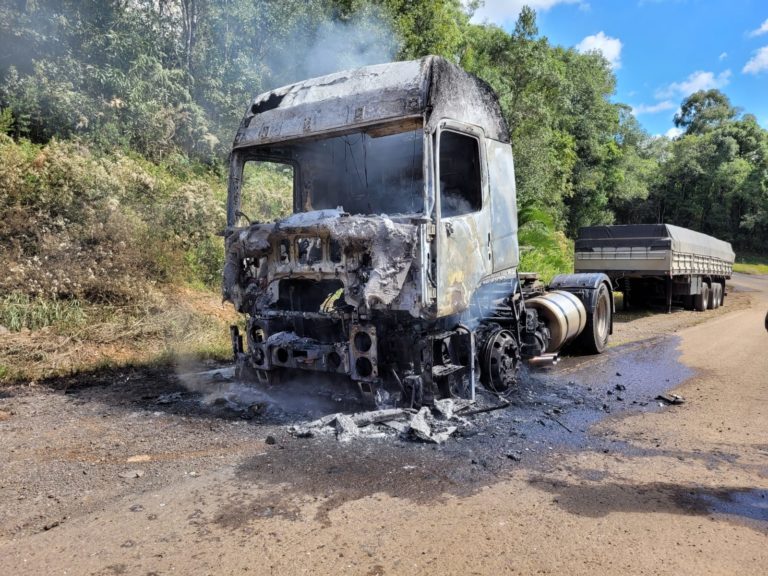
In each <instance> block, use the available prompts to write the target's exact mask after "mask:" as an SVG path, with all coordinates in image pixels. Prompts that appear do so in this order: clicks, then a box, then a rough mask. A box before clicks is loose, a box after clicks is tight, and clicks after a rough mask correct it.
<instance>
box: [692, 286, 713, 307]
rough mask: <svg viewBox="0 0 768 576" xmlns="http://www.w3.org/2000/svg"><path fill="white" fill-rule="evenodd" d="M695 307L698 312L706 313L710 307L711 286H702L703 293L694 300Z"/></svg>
mask: <svg viewBox="0 0 768 576" xmlns="http://www.w3.org/2000/svg"><path fill="white" fill-rule="evenodd" d="M693 306H694V308H696V310H697V311H698V312H704V311H705V310H706V309H707V307H708V306H709V284H702V285H701V292H699V293H698V294H696V296H694V298H693Z"/></svg>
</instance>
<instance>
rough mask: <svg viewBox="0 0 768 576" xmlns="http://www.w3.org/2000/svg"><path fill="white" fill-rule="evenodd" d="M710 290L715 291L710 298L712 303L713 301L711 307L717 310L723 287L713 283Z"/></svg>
mask: <svg viewBox="0 0 768 576" xmlns="http://www.w3.org/2000/svg"><path fill="white" fill-rule="evenodd" d="M712 290H713V291H714V293H715V296H714V298H712V303H713V306H712V308H714V309H715V310H717V309H718V308H720V300H722V294H723V287H722V286H721V285H720V284H713V285H712Z"/></svg>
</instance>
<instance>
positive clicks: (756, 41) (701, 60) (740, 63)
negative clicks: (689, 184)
mask: <svg viewBox="0 0 768 576" xmlns="http://www.w3.org/2000/svg"><path fill="white" fill-rule="evenodd" d="M524 4H527V5H529V6H530V7H531V8H533V9H535V10H536V13H537V16H538V18H537V22H538V26H539V33H540V34H541V35H543V36H546V37H547V38H549V41H550V42H551V43H552V44H557V45H561V46H566V47H575V48H576V49H577V50H582V51H583V50H590V49H597V50H600V51H601V52H602V53H603V55H604V56H605V57H606V58H607V59H608V60H609V61H610V62H611V63H612V65H613V67H614V71H615V72H616V77H617V90H616V96H615V100H616V101H618V102H623V103H626V104H629V105H631V106H633V108H634V110H635V115H636V116H637V119H638V120H639V121H640V122H641V124H642V125H643V126H644V127H645V129H646V130H648V132H650V133H651V134H654V135H655V134H667V135H670V136H672V135H674V134H675V132H674V128H673V126H674V124H673V122H672V117H673V116H674V114H675V112H676V111H677V109H678V107H679V106H680V103H681V102H682V100H683V99H684V98H685V97H686V96H688V95H689V94H691V93H693V92H695V91H696V90H698V89H708V88H719V89H720V90H722V91H723V92H724V93H725V94H727V95H728V97H729V98H730V99H731V102H732V103H733V104H734V105H735V106H738V107H741V108H742V109H743V110H744V112H748V113H751V114H754V115H755V116H757V119H758V121H759V122H760V124H761V125H762V126H763V127H765V128H768V0H729V1H721V0H720V1H715V0H709V1H707V0H614V1H609V0H528V1H527V2H526V1H517V0H486V1H485V6H484V7H482V8H481V9H480V10H479V11H478V13H476V15H475V19H476V20H488V21H490V22H493V23H495V24H498V25H500V26H502V27H504V28H505V29H507V30H510V31H511V30H512V29H513V27H514V22H515V19H516V17H517V14H518V12H519V10H520V7H521V6H522V5H524Z"/></svg>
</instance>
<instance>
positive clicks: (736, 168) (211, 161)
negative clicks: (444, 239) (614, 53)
mask: <svg viewBox="0 0 768 576" xmlns="http://www.w3.org/2000/svg"><path fill="white" fill-rule="evenodd" d="M476 4H477V3H476V2H475V3H472V2H470V3H467V2H462V1H461V0H301V1H299V0H279V1H270V0H112V1H107V2H104V1H101V0H35V1H27V0H9V1H7V2H3V3H2V4H1V5H0V133H5V134H8V135H10V136H11V137H12V138H13V139H14V141H15V142H16V143H23V142H27V143H28V144H29V145H32V146H40V147H45V146H48V145H50V144H51V143H52V142H56V141H59V142H60V141H68V140H72V141H76V142H78V146H80V147H79V148H67V147H62V146H60V145H56V146H57V147H56V148H55V152H56V154H55V155H54V156H56V157H57V158H59V157H60V156H61V155H62V154H65V153H67V151H68V150H72V151H75V150H76V151H77V155H78V156H77V157H78V158H81V157H82V156H83V153H82V147H87V148H88V149H89V150H90V151H91V152H90V153H92V154H93V155H95V156H98V157H99V158H102V157H106V158H111V160H110V159H108V160H103V161H102V160H99V162H100V163H101V164H104V163H105V162H106V163H110V162H114V163H117V164H121V163H122V164H125V160H121V159H120V158H122V156H130V157H131V158H138V157H140V158H141V160H138V159H137V160H133V161H134V162H137V163H139V164H141V166H143V170H144V171H147V170H149V169H148V168H147V165H146V164H144V162H150V163H155V164H156V165H159V166H166V167H167V166H168V165H170V166H172V169H171V170H170V171H171V172H172V173H173V172H174V171H176V172H175V173H176V174H178V171H179V170H183V168H180V167H182V166H187V167H188V169H189V173H188V174H184V175H183V176H181V179H182V180H183V181H184V182H187V180H189V178H190V177H192V176H194V174H195V173H197V174H198V175H199V176H200V178H202V180H201V182H202V181H207V182H210V181H211V180H216V179H217V178H218V179H219V181H221V179H222V177H223V174H224V173H225V170H224V169H223V167H224V165H225V162H226V158H227V154H228V147H229V144H230V142H231V139H232V137H233V135H234V133H235V130H236V128H237V125H238V123H239V121H240V119H241V116H242V114H243V112H244V110H245V108H246V106H247V105H248V102H249V101H250V100H251V99H252V98H253V97H254V95H256V94H258V93H260V92H263V91H265V90H268V89H271V88H274V87H277V86H280V85H283V84H286V83H289V82H292V81H296V80H299V79H301V78H305V77H308V76H313V75H318V74H323V73H328V72H331V71H334V70H339V69H344V68H349V67H354V66H358V65H365V64H370V63H376V62H383V61H388V60H395V59H412V58H418V57H421V56H424V55H427V54H438V55H442V56H444V57H446V58H448V59H450V60H451V61H453V62H456V63H457V64H459V65H461V66H462V67H464V68H465V69H467V70H468V71H470V72H473V73H475V74H477V75H478V76H480V77H481V78H483V79H485V80H486V81H487V82H489V83H490V84H491V86H492V87H493V88H494V89H495V90H496V92H497V94H498V96H499V99H500V102H501V106H502V110H503V113H504V115H505V117H506V119H507V122H508V125H509V126H510V131H511V139H512V145H513V150H514V153H515V163H516V172H517V179H518V182H517V189H518V194H519V209H520V215H521V224H522V228H521V237H522V238H521V240H522V242H521V243H522V244H526V237H527V238H528V239H529V241H530V243H533V244H534V245H537V246H539V247H540V251H541V253H542V254H544V257H545V258H546V255H547V253H548V252H547V251H548V250H549V251H551V256H552V258H555V259H557V258H560V259H561V260H562V253H563V251H564V250H567V242H566V240H565V238H566V237H573V236H574V234H575V233H576V231H577V230H578V228H579V227H580V226H584V225H589V224H599V223H637V222H668V223H673V224H678V225H681V226H685V227H690V228H694V229H696V230H699V231H702V232H704V233H708V234H712V235H714V236H717V237H719V238H722V239H724V240H728V241H731V242H733V243H734V245H735V247H736V248H737V250H748V251H760V250H764V247H765V246H766V245H768V132H767V131H766V130H765V129H763V128H761V127H760V126H759V124H758V123H757V121H756V119H755V117H754V116H752V115H750V114H748V113H744V112H743V111H741V110H739V109H738V108H736V107H734V105H733V104H732V103H731V102H730V101H729V99H728V97H727V96H726V95H725V94H724V93H722V92H720V91H718V90H709V91H706V92H704V91H703V92H697V93H695V94H692V95H691V96H689V97H687V98H686V99H685V100H684V101H683V102H681V103H680V110H679V112H678V114H677V115H676V117H675V123H676V125H677V126H678V127H679V128H681V129H683V130H684V132H683V134H682V135H681V136H679V137H677V138H674V139H671V140H670V139H668V138H666V137H653V136H651V135H649V134H647V133H646V132H645V131H644V130H643V129H642V127H641V126H640V124H639V123H638V122H637V120H636V119H635V117H634V116H633V114H632V111H631V108H630V107H629V106H627V105H624V104H622V103H619V102H616V101H615V98H614V92H615V84H616V78H615V76H614V74H613V72H612V70H611V68H610V66H609V64H608V62H607V61H606V60H605V59H604V58H603V57H602V56H601V55H600V54H599V53H596V52H592V53H586V54H582V53H578V52H576V51H575V50H574V49H570V48H564V47H561V46H555V45H552V44H551V43H550V42H549V40H548V39H547V38H546V37H544V36H542V35H541V34H540V33H539V31H538V28H537V24H536V14H535V12H534V11H533V10H531V9H529V8H524V9H523V10H522V11H521V13H520V15H519V18H518V20H517V23H516V25H515V27H514V29H513V30H512V31H511V32H507V31H505V30H503V29H502V28H500V27H498V26H494V25H491V24H476V23H473V22H472V21H471V15H472V10H473V8H474V7H476ZM17 145H18V144H17ZM26 145H27V144H25V146H26ZM3 149H4V150H6V152H7V153H8V154H10V153H11V152H9V150H11V148H10V147H9V145H4V147H3ZM14 154H15V155H16V156H18V157H29V158H32V160H30V162H32V165H31V166H32V167H33V168H34V158H33V157H34V156H35V155H34V154H33V153H32V152H30V151H29V149H26V148H25V150H24V151H18V150H17V151H16V152H14ZM25 155H26V156H25ZM181 159H183V160H181ZM30 169H32V168H30ZM163 170H166V168H163ZM190 175H192V176H190ZM7 186H9V184H7V183H6V185H4V184H3V183H2V181H0V195H2V197H0V209H2V210H5V211H7V210H10V209H11V208H12V207H13V206H16V204H14V202H17V201H18V198H19V197H20V196H19V194H18V193H16V194H15V195H14V194H12V193H11V191H10V190H9V189H8V188H7ZM195 186H196V185H194V184H189V182H187V183H186V184H184V183H183V182H180V183H179V184H178V185H174V186H171V185H169V186H168V187H167V189H168V190H170V189H173V190H176V189H181V188H184V189H185V190H187V192H188V191H189V190H190V189H193V188H195ZM129 188H130V187H129ZM198 188H199V189H200V190H204V189H205V186H203V185H200V186H198ZM214 188H215V185H214ZM203 193H204V192H203ZM28 194H31V195H32V196H34V195H35V194H36V193H35V192H34V190H30V191H28ZM40 194H42V192H40ZM174 194H176V192H168V197H175V196H174ZM217 194H218V193H217ZM215 195H216V194H214V196H215ZM14 198H16V200H14ZM150 201H151V197H149V196H148V197H147V198H146V202H150ZM123 204H124V205H131V206H134V207H135V211H137V213H138V212H141V210H144V208H141V209H140V208H139V205H140V204H141V203H140V202H136V201H135V199H132V200H130V201H129V200H128V199H124V201H123ZM198 204H199V202H198ZM204 204H206V205H207V203H205V202H204ZM273 204H274V202H272V204H270V205H273ZM278 204H280V203H279V202H278ZM14 209H15V208H14ZM148 212H155V211H152V210H149V211H148ZM262 216H265V217H270V216H274V214H263V215H262ZM169 217H170V216H169ZM219 224H220V223H219V222H216V223H212V224H209V225H208V226H207V229H208V230H209V231H210V232H211V234H212V233H213V231H214V228H215V227H216V226H218V225H219ZM187 233H188V234H192V232H191V231H187ZM199 233H200V232H199V231H197V232H195V234H199ZM526 235H527V236H526ZM2 236H3V233H2V230H0V237H2ZM180 236H181V237H182V238H186V236H184V234H181V235H180ZM6 238H7V237H6ZM545 238H548V239H549V240H548V241H547V242H545V241H544V240H543V239H545ZM186 241H187V240H183V241H182V242H181V244H183V243H184V242H186ZM537 243H538V244H537ZM213 244H214V243H213V241H212V240H211V245H213ZM198 245H199V244H198ZM539 256H541V254H540V255H539ZM201 258H202V259H203V260H206V261H211V259H210V258H203V257H202V256H201ZM213 260H214V261H215V259H213ZM212 265H213V264H212ZM207 274H208V276H210V277H213V276H215V275H212V274H211V273H210V271H209V272H208V273H207Z"/></svg>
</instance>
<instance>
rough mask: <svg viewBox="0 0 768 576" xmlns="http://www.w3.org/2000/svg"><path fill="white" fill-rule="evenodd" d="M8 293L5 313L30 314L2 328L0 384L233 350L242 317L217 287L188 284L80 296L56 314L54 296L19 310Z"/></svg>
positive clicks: (219, 355) (1, 308)
mask: <svg viewBox="0 0 768 576" xmlns="http://www.w3.org/2000/svg"><path fill="white" fill-rule="evenodd" d="M7 300H9V299H8V298H6V299H3V301H2V304H0V313H1V314H3V315H4V317H10V318H11V319H13V320H14V321H15V322H19V321H20V320H19V319H25V318H26V319H30V318H31V319H32V320H34V321H33V322H31V325H24V326H22V327H21V329H19V330H14V331H11V332H9V333H6V334H2V335H0V384H18V383H28V382H30V381H36V380H40V379H43V378H49V377H57V376H67V375H73V374H77V373H78V372H83V371H89V370H93V369H98V368H114V367H123V366H130V365H136V364H174V363H181V362H183V361H185V360H186V359H195V360H226V359H228V358H230V357H231V354H232V352H231V344H230V339H229V325H230V324H233V323H239V322H240V317H239V315H238V314H237V313H236V312H234V310H233V309H232V307H231V306H227V305H222V304H220V298H219V295H218V294H216V293H214V292H211V291H207V290H194V289H190V288H177V289H174V290H173V291H167V292H164V293H157V294H154V295H153V297H152V299H151V301H149V302H144V303H142V304H141V305H135V306H108V305H103V304H84V303H81V304H79V305H78V307H77V312H76V313H71V311H70V312H67V313H66V314H59V315H58V316H57V315H56V314H54V313H50V311H51V310H56V308H55V306H54V305H53V304H52V303H51V302H45V301H38V302H36V301H35V300H34V299H32V300H31V305H30V306H29V308H30V309H32V310H38V311H39V310H43V311H45V312H47V313H48V315H45V314H43V313H42V312H36V313H34V314H32V313H29V312H24V311H20V310H19V301H20V300H21V299H10V304H9V303H8V302H7ZM61 310H68V309H67V308H66V307H65V308H61ZM73 317H74V318H75V320H73Z"/></svg>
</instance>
